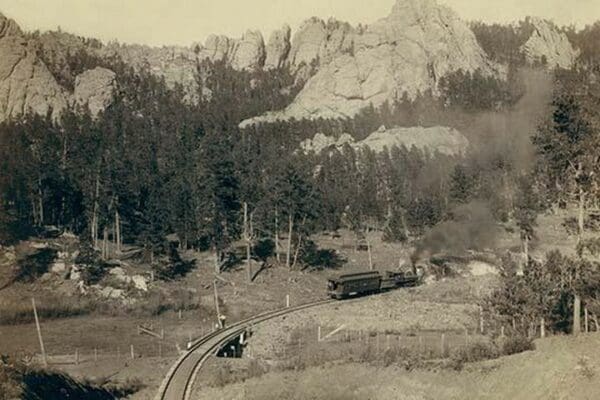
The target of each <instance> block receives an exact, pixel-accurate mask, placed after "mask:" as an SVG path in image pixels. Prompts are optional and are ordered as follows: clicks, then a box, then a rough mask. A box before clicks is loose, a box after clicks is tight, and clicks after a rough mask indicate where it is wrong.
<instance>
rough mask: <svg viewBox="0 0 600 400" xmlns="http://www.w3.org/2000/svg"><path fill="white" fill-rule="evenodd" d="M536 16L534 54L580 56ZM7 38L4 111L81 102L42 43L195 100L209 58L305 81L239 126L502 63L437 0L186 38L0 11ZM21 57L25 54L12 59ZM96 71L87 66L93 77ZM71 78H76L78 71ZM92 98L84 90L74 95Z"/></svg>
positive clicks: (403, 0)
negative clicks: (118, 35)
mask: <svg viewBox="0 0 600 400" xmlns="http://www.w3.org/2000/svg"><path fill="white" fill-rule="evenodd" d="M536 21H538V20H536ZM539 21H541V22H538V25H540V29H538V30H537V33H538V34H537V35H536V36H535V37H533V36H532V38H531V39H530V40H529V41H528V42H527V44H526V45H524V46H523V52H524V53H526V55H527V58H528V60H529V62H531V63H534V62H536V61H539V60H546V61H547V62H548V64H549V66H554V65H558V66H561V67H568V66H569V65H570V64H571V63H572V62H573V61H574V58H575V56H576V52H575V50H574V49H573V48H572V45H571V44H570V42H569V41H568V38H566V36H565V35H564V33H560V32H558V31H557V29H556V27H555V26H553V25H551V24H550V23H547V22H543V21H545V20H539ZM544 24H545V25H544ZM540 32H541V33H540ZM445 37H448V38H449V39H448V40H446V39H444V38H445ZM0 42H1V43H0V56H2V57H0V71H3V75H0V94H2V95H3V96H2V98H3V100H0V120H5V119H7V118H9V117H17V116H18V115H22V114H24V113H26V112H28V111H29V110H31V111H33V112H35V113H39V114H45V113H47V112H48V110H50V109H52V110H53V114H54V115H57V114H59V113H60V111H61V110H63V109H64V108H65V107H67V106H68V104H72V103H73V102H74V99H73V94H74V88H69V87H64V86H61V83H60V82H58V81H57V79H56V77H53V76H52V74H51V73H50V72H49V69H48V66H46V65H44V60H41V59H40V57H38V56H37V55H36V51H38V50H36V47H37V48H40V49H41V51H42V52H47V51H51V52H53V53H56V54H58V57H59V58H60V53H61V52H62V53H63V54H66V53H69V52H71V51H76V50H83V51H87V52H90V53H92V54H94V55H95V56H96V57H99V58H106V57H113V56H118V57H120V58H122V59H123V61H125V62H126V63H127V64H128V65H132V66H134V67H137V68H139V67H141V66H145V65H147V66H148V67H149V68H150V71H151V72H153V73H154V74H156V75H159V76H162V77H164V78H165V81H166V83H167V84H168V85H169V86H171V87H173V86H174V85H175V84H182V85H183V86H184V88H185V89H186V91H187V93H188V99H189V100H190V101H196V100H197V93H198V91H197V82H196V74H197V66H198V63H199V62H201V61H202V60H208V61H211V62H216V61H223V62H224V63H225V64H226V65H229V66H230V67H232V68H233V69H236V70H249V71H253V70H259V69H263V70H265V71H270V70H273V69H278V68H288V69H289V70H290V71H291V73H292V74H293V75H294V76H295V77H296V81H297V82H299V83H300V84H302V85H304V88H303V89H302V90H301V92H300V94H299V95H298V96H297V97H296V99H295V100H294V102H292V104H290V105H288V107H287V109H286V110H285V111H283V112H279V113H267V114H265V115H263V116H257V118H254V119H251V120H248V121H246V122H244V123H242V125H241V126H248V125H250V124H254V123H259V122H271V121H275V120H279V119H290V118H295V119H302V118H318V117H323V118H340V117H342V118H346V117H352V116H353V115H355V114H356V113H357V112H359V111H360V110H361V109H363V108H365V107H367V106H375V107H377V106H379V105H381V104H382V103H383V102H385V101H390V100H393V99H395V98H398V97H400V96H402V95H403V94H404V93H407V94H409V95H410V96H414V95H415V94H416V93H419V92H424V91H426V90H433V91H434V92H435V91H436V85H437V82H438V81H439V79H440V78H441V77H442V76H444V75H445V74H447V73H448V72H452V71H455V70H457V69H463V70H466V71H474V70H476V69H478V70H481V71H483V73H484V74H485V75H493V76H499V77H503V76H504V69H505V67H504V66H503V65H500V64H497V63H495V62H493V61H491V59H490V58H489V57H488V56H487V55H486V54H485V51H483V50H482V49H481V47H480V46H479V44H478V43H477V40H476V39H475V36H474V34H473V31H472V30H471V29H470V28H469V27H468V25H467V24H466V23H465V22H464V21H462V20H461V19H460V18H459V17H458V15H457V14H456V13H455V12H453V11H452V10H451V9H450V8H448V7H446V6H441V5H438V3H437V2H436V1H435V0H414V1H412V0H398V1H397V2H396V3H395V5H394V6H393V8H392V11H391V13H390V14H389V15H388V16H387V17H384V18H382V19H380V20H379V21H376V22H374V23H373V24H371V25H367V26H361V25H359V26H352V25H350V24H349V23H346V22H342V21H337V20H335V19H330V20H328V21H324V20H322V19H320V18H317V17H312V18H309V19H307V20H306V21H305V22H304V23H303V24H302V25H301V26H300V27H299V28H298V29H297V30H296V31H295V32H292V31H291V29H290V27H289V26H288V25H284V26H282V27H281V28H280V29H278V30H275V31H273V32H272V33H271V34H270V36H269V39H268V40H267V41H265V39H264V36H263V34H262V33H261V32H260V31H252V30H248V31H247V32H246V33H245V34H244V35H243V36H242V37H240V38H229V37H226V36H222V35H211V36H209V37H208V38H207V39H206V41H205V43H204V44H199V43H198V44H196V45H193V46H189V47H186V46H163V47H151V46H146V45H136V44H118V43H109V44H102V43H101V42H99V41H97V40H94V39H91V40H89V41H86V40H84V39H82V38H79V37H77V36H75V35H71V34H68V33H62V32H47V33H43V34H41V35H38V36H37V37H35V35H34V34H28V33H25V32H23V31H22V30H21V28H20V27H19V25H18V24H17V23H16V22H15V21H14V20H12V19H8V18H6V17H4V16H3V15H2V14H0ZM390 54H391V56H390ZM20 57H24V59H25V60H26V61H25V62H24V63H14V62H13V61H14V60H15V59H19V60H20ZM17 66H18V68H16V67H17ZM13 67H15V68H13ZM91 69H93V68H91ZM15 71H16V72H17V74H16V75H14V76H11V75H13V73H14V72H15ZM84 72H85V71H84ZM102 76H103V77H104V78H107V75H106V74H104V75H102ZM98 77H100V74H95V75H94V74H88V78H90V79H94V78H98ZM107 79H108V78H107ZM72 81H73V82H76V81H77V80H76V77H75V76H73V77H72ZM79 81H81V79H80V80H79ZM107 84H108V82H96V83H94V84H90V85H87V86H88V87H94V86H106V85H107ZM89 95H90V96H91V95H92V94H91V93H90V94H89ZM85 101H86V99H85V98H82V97H81V91H80V96H79V97H78V101H77V102H78V103H82V102H85ZM108 103H109V102H107V101H104V100H102V101H98V102H97V104H108Z"/></svg>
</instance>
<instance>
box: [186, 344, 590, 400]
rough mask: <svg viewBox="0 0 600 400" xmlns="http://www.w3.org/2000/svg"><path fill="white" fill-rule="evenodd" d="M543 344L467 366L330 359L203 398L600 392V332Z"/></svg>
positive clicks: (492, 399) (574, 395) (519, 399)
mask: <svg viewBox="0 0 600 400" xmlns="http://www.w3.org/2000/svg"><path fill="white" fill-rule="evenodd" d="M536 345H537V350H535V351H530V352H525V353H521V354H517V355H514V356H509V357H503V358H500V359H497V360H492V361H486V362H482V363H476V364H471V365H468V366H467V367H466V368H465V369H464V370H463V371H454V370H450V369H447V370H440V371H424V370H413V371H411V372H408V371H406V370H405V369H403V368H399V367H397V366H391V367H387V368H380V367H373V366H368V365H364V364H343V365H327V366H323V367H314V368H308V369H306V370H304V371H302V372H300V373H297V372H282V373H270V374H267V375H264V376H262V377H260V378H254V379H250V380H248V381H246V382H244V383H238V384H234V385H229V386H225V387H224V388H205V389H204V390H202V391H199V395H198V396H197V397H196V399H198V400H204V399H217V398H218V399H223V400H226V399H238V398H244V399H248V400H251V399H263V400H268V399H290V400H292V399H314V400H320V399H371V400H384V399H400V400H404V399H410V400H426V399H473V400H475V399H477V400H480V399H485V400H504V399H513V400H535V399H544V400H546V399H576V400H580V399H581V400H584V399H590V400H591V399H596V398H597V396H598V393H600V379H598V376H599V375H598V374H600V362H599V361H598V360H599V356H600V334H598V333H595V334H589V335H584V336H581V337H579V338H572V337H554V338H550V339H545V340H540V341H537V342H536Z"/></svg>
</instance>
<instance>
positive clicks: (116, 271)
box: [108, 267, 126, 278]
mask: <svg viewBox="0 0 600 400" xmlns="http://www.w3.org/2000/svg"><path fill="white" fill-rule="evenodd" d="M108 273H109V274H111V275H114V276H116V277H120V278H122V277H125V276H126V274H125V270H123V268H121V267H115V268H111V269H110V270H109V271H108Z"/></svg>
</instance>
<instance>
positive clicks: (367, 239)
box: [365, 229, 373, 271]
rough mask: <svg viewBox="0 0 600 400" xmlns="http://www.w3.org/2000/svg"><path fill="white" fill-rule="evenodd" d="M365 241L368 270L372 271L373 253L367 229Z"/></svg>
mask: <svg viewBox="0 0 600 400" xmlns="http://www.w3.org/2000/svg"><path fill="white" fill-rule="evenodd" d="M365 241H366V242H367V253H368V254H369V271H373V254H372V253H371V241H370V240H369V229H366V230H365Z"/></svg>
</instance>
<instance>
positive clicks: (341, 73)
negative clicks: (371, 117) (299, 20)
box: [242, 0, 503, 126]
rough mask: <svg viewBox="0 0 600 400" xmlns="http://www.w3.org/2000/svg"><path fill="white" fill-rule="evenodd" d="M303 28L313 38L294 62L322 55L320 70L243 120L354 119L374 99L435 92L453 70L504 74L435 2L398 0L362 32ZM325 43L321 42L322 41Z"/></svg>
mask: <svg viewBox="0 0 600 400" xmlns="http://www.w3.org/2000/svg"><path fill="white" fill-rule="evenodd" d="M301 32H310V35H309V37H311V38H312V39H311V40H309V41H307V42H306V44H304V45H302V46H300V45H298V43H299V41H298V40H296V42H295V43H294V44H293V45H292V50H291V52H290V60H291V63H292V64H294V63H295V64H298V63H300V62H307V60H310V59H311V57H313V56H314V55H315V54H317V57H318V59H322V60H323V61H325V62H326V61H327V60H330V62H328V63H324V62H322V63H321V68H320V69H319V71H318V72H317V74H316V75H315V76H313V77H312V78H311V79H310V80H309V81H308V82H307V84H306V86H305V87H304V89H303V90H302V91H301V92H300V93H299V95H298V96H297V98H296V99H295V101H294V102H293V103H292V104H291V105H290V106H289V107H288V108H287V109H286V110H284V111H282V112H278V113H270V114H267V115H265V116H262V117H258V118H255V119H253V120H248V121H245V122H243V123H242V126H247V125H249V124H252V123H256V122H268V121H273V120H278V119H291V118H296V119H302V118H340V117H352V116H354V115H355V114H356V113H358V112H359V111H360V110H362V109H364V108H365V107H368V106H369V105H374V106H376V107H377V106H380V105H381V104H383V103H384V102H386V101H390V102H391V101H393V100H394V99H397V98H399V97H401V96H402V95H403V94H404V93H407V94H408V95H409V96H415V95H416V94H417V93H418V92H424V91H426V90H428V89H432V90H433V91H435V90H436V87H437V82H438V79H439V78H440V77H442V76H444V75H446V74H447V73H449V72H452V71H456V70H459V69H462V70H463V71H475V70H480V71H481V72H482V73H483V74H486V75H496V76H502V74H503V69H502V68H501V67H500V66H498V65H494V64H493V63H492V62H491V61H490V60H489V59H488V58H487V56H486V54H485V53H484V51H483V50H482V49H481V48H480V47H479V45H478V43H477V40H476V39H475V36H474V34H473V32H472V31H471V30H470V29H469V27H468V26H467V24H466V23H464V22H463V21H461V20H460V19H459V17H458V16H457V14H456V13H455V12H454V11H452V10H451V9H449V8H447V7H444V6H441V5H439V4H437V3H436V2H435V1H434V0H398V1H397V3H396V4H395V5H394V7H393V9H392V12H391V14H390V15H389V16H388V17H386V18H383V19H381V20H379V21H377V22H376V23H374V24H373V25H371V26H369V27H367V28H366V29H364V30H361V31H358V30H353V29H350V28H346V29H338V30H336V31H335V32H336V33H337V36H336V38H335V39H333V38H332V36H327V37H328V38H329V39H328V42H327V44H326V45H323V43H322V40H323V38H324V37H326V33H325V30H324V27H323V25H321V24H319V23H317V22H315V21H313V22H311V23H310V24H308V25H307V26H306V27H305V28H304V30H301ZM319 43H321V44H319Z"/></svg>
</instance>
